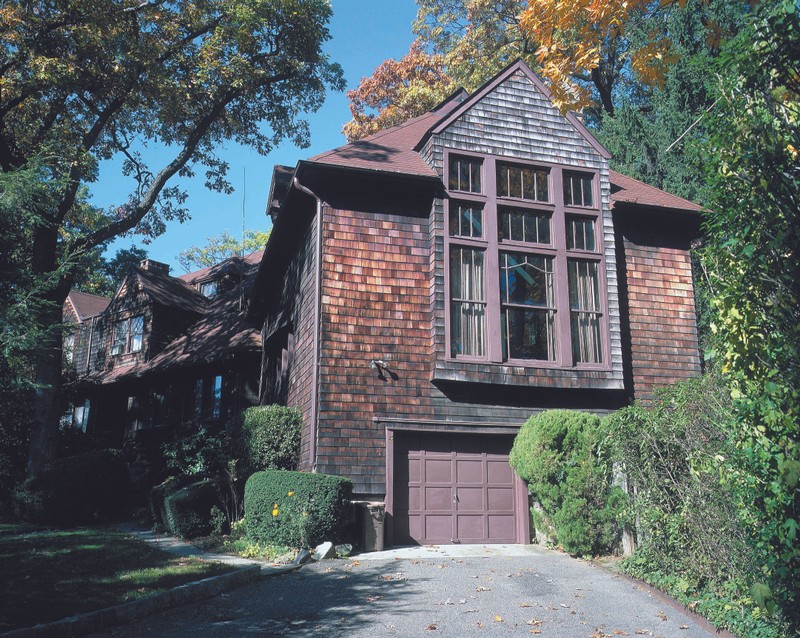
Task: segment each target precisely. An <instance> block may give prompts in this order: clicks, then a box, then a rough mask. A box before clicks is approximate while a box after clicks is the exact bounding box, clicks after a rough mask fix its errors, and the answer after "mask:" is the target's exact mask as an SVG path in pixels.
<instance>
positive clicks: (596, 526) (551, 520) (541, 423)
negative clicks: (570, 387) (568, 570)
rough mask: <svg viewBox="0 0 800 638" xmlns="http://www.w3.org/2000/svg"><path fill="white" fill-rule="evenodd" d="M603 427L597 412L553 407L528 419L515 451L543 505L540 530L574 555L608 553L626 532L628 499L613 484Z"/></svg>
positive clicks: (514, 460) (515, 463)
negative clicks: (623, 528)
mask: <svg viewBox="0 0 800 638" xmlns="http://www.w3.org/2000/svg"><path fill="white" fill-rule="evenodd" d="M600 425H601V422H600V418H599V417H598V416H596V415H594V414H589V413H586V412H576V411H572V410H548V411H546V412H542V413H540V414H537V415H534V416H532V417H531V418H530V419H528V421H527V422H526V423H525V424H524V425H523V426H522V428H521V429H520V431H519V434H518V435H517V437H516V439H515V440H514V447H513V448H512V450H511V457H510V463H511V466H512V467H513V468H514V470H515V471H516V473H517V474H518V475H519V476H520V477H521V478H522V479H523V480H525V481H527V482H528V490H529V492H530V494H531V497H532V498H533V499H534V500H535V501H536V502H538V503H539V505H540V506H541V509H540V510H536V509H534V510H532V515H533V519H534V523H535V525H536V527H537V529H540V530H546V531H547V532H548V534H549V535H551V536H552V537H553V540H554V541H555V542H556V543H557V544H558V545H560V546H561V547H563V548H564V550H565V551H567V552H569V553H570V554H573V555H599V554H603V553H608V552H609V551H610V550H612V549H614V548H615V546H616V543H617V541H618V536H619V532H620V530H621V525H620V518H621V516H622V514H623V512H624V507H625V500H626V497H625V494H624V493H623V492H622V490H621V489H620V488H619V487H616V486H613V485H612V484H611V463H610V462H609V461H608V460H607V459H606V458H604V457H603V456H601V453H600V452H601V444H602V442H603V434H602V432H601V428H600Z"/></svg>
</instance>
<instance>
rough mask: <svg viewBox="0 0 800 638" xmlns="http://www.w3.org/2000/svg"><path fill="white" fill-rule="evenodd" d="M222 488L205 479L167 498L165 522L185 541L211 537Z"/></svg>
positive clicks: (219, 505)
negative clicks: (214, 512)
mask: <svg viewBox="0 0 800 638" xmlns="http://www.w3.org/2000/svg"><path fill="white" fill-rule="evenodd" d="M221 506H222V504H221V502H220V486H219V485H218V483H217V482H216V481H212V480H204V481H199V482H197V483H192V484H191V485H187V486H186V487H183V488H181V489H179V490H177V491H175V492H173V493H172V494H168V495H167V496H166V497H165V498H164V523H165V527H166V528H167V529H168V530H169V531H170V533H172V534H174V535H175V536H180V537H181V538H195V537H197V536H208V535H209V534H211V532H213V531H214V526H215V524H214V520H213V516H212V508H217V509H220V508H221Z"/></svg>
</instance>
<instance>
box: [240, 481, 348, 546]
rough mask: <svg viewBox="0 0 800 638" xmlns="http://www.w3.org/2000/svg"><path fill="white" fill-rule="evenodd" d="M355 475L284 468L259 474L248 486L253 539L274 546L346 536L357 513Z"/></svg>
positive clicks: (247, 506) (247, 507)
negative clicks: (354, 505) (292, 470)
mask: <svg viewBox="0 0 800 638" xmlns="http://www.w3.org/2000/svg"><path fill="white" fill-rule="evenodd" d="M352 493H353V483H352V481H350V479H346V478H343V477H341V476H331V475H329V474H308V473H305V472H290V471H285V470H267V471H264V472H256V473H255V474H253V475H252V476H251V477H250V478H249V479H248V480H247V484H246V485H245V488H244V517H245V520H246V521H247V535H248V537H249V538H250V540H252V541H254V542H257V543H265V544H269V545H289V546H291V547H303V546H314V545H316V544H318V543H320V542H323V541H334V542H335V541H338V540H341V539H342V535H343V533H344V530H345V528H346V527H347V525H348V523H349V522H350V519H351V516H352V504H351V502H350V497H351V496H352Z"/></svg>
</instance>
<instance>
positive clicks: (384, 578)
mask: <svg viewBox="0 0 800 638" xmlns="http://www.w3.org/2000/svg"><path fill="white" fill-rule="evenodd" d="M381 578H382V579H383V580H394V576H392V575H391V574H385V575H384V576H381Z"/></svg>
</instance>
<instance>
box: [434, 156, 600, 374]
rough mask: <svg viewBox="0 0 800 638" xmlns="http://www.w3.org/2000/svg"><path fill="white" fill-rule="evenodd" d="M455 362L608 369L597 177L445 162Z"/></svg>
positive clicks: (495, 163)
mask: <svg viewBox="0 0 800 638" xmlns="http://www.w3.org/2000/svg"><path fill="white" fill-rule="evenodd" d="M446 161H447V165H446V174H447V176H448V180H447V185H448V195H449V199H448V200H447V215H448V219H447V228H448V233H447V235H448V236H447V251H446V252H447V258H448V271H447V272H448V277H449V304H448V312H449V321H448V330H449V335H448V336H449V351H450V356H451V358H454V359H464V360H466V361H469V360H474V361H486V362H490V363H502V362H512V363H515V364H517V365H532V366H540V365H544V366H562V367H574V366H578V365H588V366H597V365H602V364H603V363H604V356H607V355H604V349H605V348H606V347H607V346H605V345H604V344H605V339H604V335H605V333H606V332H607V330H608V328H607V327H606V316H605V314H604V308H605V302H604V298H603V295H604V293H603V292H602V291H603V290H604V287H603V267H602V265H603V255H602V245H601V243H602V242H601V237H602V235H601V234H600V223H601V216H600V209H599V206H598V205H597V202H598V201H599V196H598V193H599V189H598V185H597V174H596V173H593V172H587V171H573V170H568V169H565V168H562V167H560V166H557V165H544V164H535V163H525V162H517V161H515V162H508V161H505V160H501V159H499V158H495V157H492V156H477V155H476V156H472V155H466V154H447V156H446Z"/></svg>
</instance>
